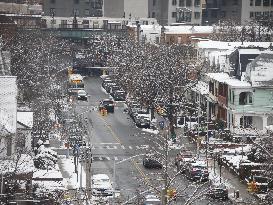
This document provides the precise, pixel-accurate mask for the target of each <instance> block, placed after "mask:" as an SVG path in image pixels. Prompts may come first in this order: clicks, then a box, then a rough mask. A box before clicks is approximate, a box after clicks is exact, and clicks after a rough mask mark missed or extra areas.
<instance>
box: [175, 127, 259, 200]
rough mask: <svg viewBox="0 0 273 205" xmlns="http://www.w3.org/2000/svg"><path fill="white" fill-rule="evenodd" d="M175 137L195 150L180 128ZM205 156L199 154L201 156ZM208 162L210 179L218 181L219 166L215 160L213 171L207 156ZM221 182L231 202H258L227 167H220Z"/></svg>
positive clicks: (211, 162)
mask: <svg viewBox="0 0 273 205" xmlns="http://www.w3.org/2000/svg"><path fill="white" fill-rule="evenodd" d="M176 132H177V138H178V139H180V145H181V146H182V145H183V144H184V146H185V147H187V148H188V149H190V150H194V151H196V143H195V142H191V141H190V140H189V138H188V137H187V136H183V134H184V133H183V130H182V128H176ZM204 157H205V156H204V155H203V154H201V158H204ZM208 160H209V161H208V164H209V174H210V179H211V180H214V182H216V183H217V182H218V183H219V182H220V167H219V166H218V163H217V161H216V162H215V173H214V160H213V159H211V158H208ZM221 182H223V183H224V184H225V185H226V186H227V187H228V190H229V198H230V200H231V201H232V202H233V203H236V204H248V205H251V204H253V205H254V204H255V205H256V204H259V203H258V202H259V201H258V200H257V198H256V197H255V196H253V195H252V194H251V193H248V191H247V185H246V184H245V182H242V181H240V179H239V177H238V176H237V175H234V174H232V173H231V172H230V171H229V169H228V168H226V167H224V166H222V168H221ZM235 191H239V198H238V199H235V195H234V193H235Z"/></svg>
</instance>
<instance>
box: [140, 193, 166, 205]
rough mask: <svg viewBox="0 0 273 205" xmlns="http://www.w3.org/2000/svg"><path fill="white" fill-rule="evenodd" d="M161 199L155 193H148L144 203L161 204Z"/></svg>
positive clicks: (149, 204)
mask: <svg viewBox="0 0 273 205" xmlns="http://www.w3.org/2000/svg"><path fill="white" fill-rule="evenodd" d="M161 204H162V203H161V201H160V199H159V198H158V197H157V196H156V195H155V194H148V195H146V196H145V199H144V205H161Z"/></svg>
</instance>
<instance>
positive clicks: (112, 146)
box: [106, 145, 118, 149]
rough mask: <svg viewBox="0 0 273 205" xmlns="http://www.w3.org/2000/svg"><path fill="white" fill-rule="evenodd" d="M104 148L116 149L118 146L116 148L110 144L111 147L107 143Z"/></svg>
mask: <svg viewBox="0 0 273 205" xmlns="http://www.w3.org/2000/svg"><path fill="white" fill-rule="evenodd" d="M106 149H118V148H117V146H112V147H111V146H109V145H107V146H106Z"/></svg>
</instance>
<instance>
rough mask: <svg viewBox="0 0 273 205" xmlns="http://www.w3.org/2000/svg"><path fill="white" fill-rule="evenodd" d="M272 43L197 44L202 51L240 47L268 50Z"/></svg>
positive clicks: (208, 42) (204, 42)
mask: <svg viewBox="0 0 273 205" xmlns="http://www.w3.org/2000/svg"><path fill="white" fill-rule="evenodd" d="M271 43H272V42H244V43H243V44H242V42H224V41H200V42H198V43H197V47H198V48H202V49H213V48H214V49H222V50H229V49H234V48H238V47H244V48H247V47H262V48H268V47H269V46H270V44H271Z"/></svg>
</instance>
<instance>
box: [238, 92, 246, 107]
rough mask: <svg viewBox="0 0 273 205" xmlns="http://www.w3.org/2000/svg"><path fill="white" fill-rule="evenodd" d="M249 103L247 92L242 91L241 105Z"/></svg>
mask: <svg viewBox="0 0 273 205" xmlns="http://www.w3.org/2000/svg"><path fill="white" fill-rule="evenodd" d="M246 104H247V93H246V92H242V93H240V95H239V105H246Z"/></svg>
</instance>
